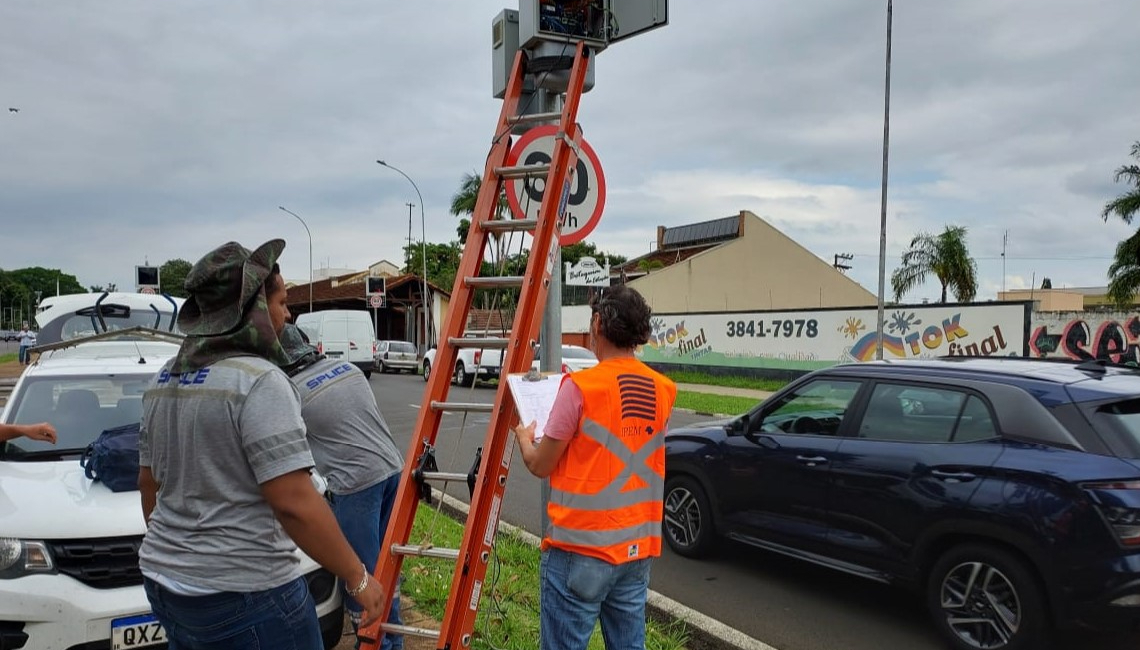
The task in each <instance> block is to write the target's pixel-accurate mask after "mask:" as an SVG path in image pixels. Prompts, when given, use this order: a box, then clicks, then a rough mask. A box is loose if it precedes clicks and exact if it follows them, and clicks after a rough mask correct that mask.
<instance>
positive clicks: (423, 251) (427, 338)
mask: <svg viewBox="0 0 1140 650" xmlns="http://www.w3.org/2000/svg"><path fill="white" fill-rule="evenodd" d="M376 164H378V165H380V166H381V167H387V168H388V169H391V170H392V171H394V172H396V173H397V174H399V175H401V176H403V177H404V178H406V179H408V182H409V183H411V184H412V189H414V190H415V191H416V196H417V197H418V198H419V200H420V232H421V235H420V236H421V237H423V240H422V241H421V242H420V257H422V258H423V268H424V276H423V278H422V279H423V301H424V330H425V331H424V350H425V351H426V350H427V348H428V347H429V346H430V345H431V339H432V334H434V332H432V331H431V307H430V306H429V305H428V286H427V226H426V225H425V220H424V197H423V195H422V194H420V188H419V187H418V186H417V185H416V182H415V181H413V180H412V177H411V176H408V175H407V174H405V173H404V171H403V170H402V169H400V168H399V167H395V166H393V165H389V164H388V163H386V162H384V161H383V160H377V161H376ZM408 210H409V211H411V206H409V207H408Z"/></svg>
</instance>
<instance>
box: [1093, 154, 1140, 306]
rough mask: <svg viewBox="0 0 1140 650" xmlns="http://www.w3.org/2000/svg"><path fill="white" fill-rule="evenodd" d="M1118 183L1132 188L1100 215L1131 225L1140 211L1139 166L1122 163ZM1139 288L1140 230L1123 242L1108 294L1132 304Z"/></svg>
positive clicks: (1115, 258)
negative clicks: (1113, 217)
mask: <svg viewBox="0 0 1140 650" xmlns="http://www.w3.org/2000/svg"><path fill="white" fill-rule="evenodd" d="M1132 157H1133V158H1135V159H1136V160H1137V161H1140V141H1138V142H1135V143H1133V145H1132ZM1113 180H1115V181H1116V182H1117V183H1119V182H1120V181H1125V182H1126V183H1127V184H1129V185H1131V186H1132V187H1131V188H1129V189H1127V190H1125V191H1124V193H1123V194H1121V195H1120V196H1118V197H1116V198H1115V199H1113V200H1111V201H1109V202H1108V203H1106V204H1104V210H1102V211H1101V213H1100V216H1101V218H1102V219H1104V220H1105V221H1108V218H1109V217H1110V216H1112V215H1116V216H1117V217H1120V220H1121V221H1123V222H1124V223H1127V224H1131V223H1132V219H1133V218H1134V217H1135V216H1136V214H1137V212H1140V165H1122V166H1120V168H1118V169H1117V170H1116V174H1115V175H1114V177H1113ZM1138 291H1140V231H1137V232H1136V233H1135V234H1134V235H1132V236H1131V237H1129V238H1128V239H1125V240H1124V241H1122V242H1120V243H1119V244H1117V246H1116V254H1115V255H1114V256H1113V260H1112V264H1111V265H1110V266H1109V267H1108V296H1109V298H1111V299H1112V301H1113V302H1114V303H1116V305H1117V306H1118V307H1129V306H1131V305H1133V304H1134V303H1135V302H1136V293H1137V292H1138Z"/></svg>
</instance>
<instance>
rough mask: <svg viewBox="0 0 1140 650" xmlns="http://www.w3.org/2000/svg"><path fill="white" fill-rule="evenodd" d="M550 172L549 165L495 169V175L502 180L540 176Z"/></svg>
mask: <svg viewBox="0 0 1140 650" xmlns="http://www.w3.org/2000/svg"><path fill="white" fill-rule="evenodd" d="M549 171H550V165H549V164H546V165H515V166H514V167H496V168H495V173H496V174H498V175H499V176H502V177H503V178H527V177H528V176H542V175H544V174H546V173H547V172H549Z"/></svg>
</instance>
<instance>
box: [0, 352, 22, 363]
mask: <svg viewBox="0 0 1140 650" xmlns="http://www.w3.org/2000/svg"><path fill="white" fill-rule="evenodd" d="M19 356H20V353H19V352H10V353H8V354H0V363H12V362H13V361H15V360H16V359H17V358H19Z"/></svg>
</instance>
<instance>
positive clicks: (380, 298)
mask: <svg viewBox="0 0 1140 650" xmlns="http://www.w3.org/2000/svg"><path fill="white" fill-rule="evenodd" d="M368 306H369V307H372V308H374V309H379V308H380V307H383V306H384V294H382V293H374V294H372V295H371V296H368Z"/></svg>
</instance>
